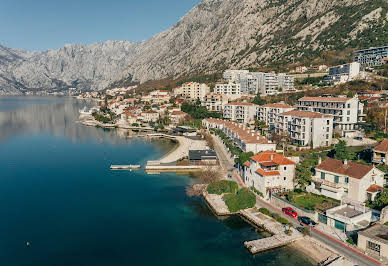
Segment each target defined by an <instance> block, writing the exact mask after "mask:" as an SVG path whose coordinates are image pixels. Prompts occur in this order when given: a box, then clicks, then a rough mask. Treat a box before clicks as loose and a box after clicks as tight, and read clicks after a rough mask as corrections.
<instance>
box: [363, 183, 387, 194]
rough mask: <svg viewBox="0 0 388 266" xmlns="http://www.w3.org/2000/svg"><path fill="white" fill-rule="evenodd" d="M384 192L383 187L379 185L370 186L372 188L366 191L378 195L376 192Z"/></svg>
mask: <svg viewBox="0 0 388 266" xmlns="http://www.w3.org/2000/svg"><path fill="white" fill-rule="evenodd" d="M382 190H384V188H383V187H380V186H378V185H375V184H373V185H370V187H368V189H367V190H366V191H368V192H371V193H376V192H380V191H382Z"/></svg>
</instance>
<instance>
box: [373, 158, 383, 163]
mask: <svg viewBox="0 0 388 266" xmlns="http://www.w3.org/2000/svg"><path fill="white" fill-rule="evenodd" d="M372 162H373V163H379V164H385V158H373V159H372Z"/></svg>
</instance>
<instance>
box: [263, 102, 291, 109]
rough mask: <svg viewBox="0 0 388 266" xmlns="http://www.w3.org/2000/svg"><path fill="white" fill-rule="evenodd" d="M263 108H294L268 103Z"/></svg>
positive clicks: (283, 104)
mask: <svg viewBox="0 0 388 266" xmlns="http://www.w3.org/2000/svg"><path fill="white" fill-rule="evenodd" d="M262 107H273V108H292V106H291V105H289V104H285V103H267V104H264V105H263V106H262Z"/></svg>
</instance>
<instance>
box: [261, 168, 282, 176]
mask: <svg viewBox="0 0 388 266" xmlns="http://www.w3.org/2000/svg"><path fill="white" fill-rule="evenodd" d="M256 173H258V174H259V175H261V176H271V175H280V173H279V171H264V170H263V169H261V168H257V170H256Z"/></svg>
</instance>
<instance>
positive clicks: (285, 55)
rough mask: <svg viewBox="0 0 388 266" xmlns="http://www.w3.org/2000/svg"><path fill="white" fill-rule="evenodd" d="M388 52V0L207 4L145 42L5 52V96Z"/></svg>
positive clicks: (0, 84)
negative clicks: (330, 53)
mask: <svg viewBox="0 0 388 266" xmlns="http://www.w3.org/2000/svg"><path fill="white" fill-rule="evenodd" d="M375 45H388V0H203V1H202V2H201V3H200V4H198V5H197V6H196V7H194V8H193V9H192V10H191V11H190V12H188V13H187V14H186V15H185V16H184V17H183V18H182V19H181V20H180V21H179V22H178V23H177V24H176V25H174V26H173V27H172V28H171V29H169V30H167V31H164V32H161V33H159V34H157V35H155V36H154V37H152V38H150V39H149V40H147V41H144V42H141V43H130V42H126V41H108V42H106V43H102V44H101V43H98V44H91V45H88V46H83V45H66V46H64V47H63V48H61V49H59V50H56V51H53V50H49V51H46V52H37V53H25V52H22V51H19V50H13V49H7V48H4V47H0V93H1V91H3V93H4V92H11V91H12V92H15V93H17V92H19V91H20V90H22V91H23V90H39V89H49V88H64V89H65V88H68V87H78V88H82V89H92V90H100V89H104V88H105V87H107V86H108V85H109V84H112V83H114V82H116V81H120V80H125V81H130V80H131V79H132V78H133V79H137V80H140V81H141V82H144V81H147V80H151V79H160V78H166V77H177V76H183V75H191V74H197V73H208V72H213V71H219V70H222V69H225V68H230V67H233V68H248V67H259V66H263V65H266V64H274V63H278V64H283V63H289V62H292V61H294V60H295V61H298V60H300V59H306V58H307V59H314V58H316V57H318V56H319V55H320V52H321V51H326V50H342V49H344V48H346V47H352V48H364V47H369V46H375Z"/></svg>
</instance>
